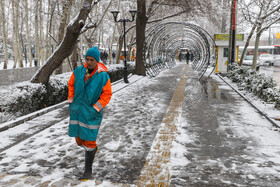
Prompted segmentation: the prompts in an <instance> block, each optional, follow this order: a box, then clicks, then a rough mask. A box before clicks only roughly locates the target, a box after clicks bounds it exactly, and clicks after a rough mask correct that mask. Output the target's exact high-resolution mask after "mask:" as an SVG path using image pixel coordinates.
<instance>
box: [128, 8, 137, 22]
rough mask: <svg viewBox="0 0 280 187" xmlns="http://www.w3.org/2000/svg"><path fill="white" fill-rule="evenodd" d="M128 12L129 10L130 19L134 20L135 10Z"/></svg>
mask: <svg viewBox="0 0 280 187" xmlns="http://www.w3.org/2000/svg"><path fill="white" fill-rule="evenodd" d="M129 12H130V14H131V16H132V19H133V20H134V17H135V15H136V13H137V10H129Z"/></svg>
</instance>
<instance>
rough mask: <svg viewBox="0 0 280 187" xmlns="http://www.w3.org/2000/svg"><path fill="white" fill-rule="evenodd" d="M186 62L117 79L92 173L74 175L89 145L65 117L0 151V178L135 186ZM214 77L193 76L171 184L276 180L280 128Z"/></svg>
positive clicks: (10, 182)
mask: <svg viewBox="0 0 280 187" xmlns="http://www.w3.org/2000/svg"><path fill="white" fill-rule="evenodd" d="M183 67H184V65H183V64H179V65H178V66H176V67H174V68H173V69H171V70H165V71H163V72H162V73H160V75H158V76H157V77H156V78H149V77H143V78H141V79H139V80H138V81H136V82H135V83H134V84H131V85H129V86H127V87H123V85H124V83H122V84H116V85H115V86H113V90H114V91H116V90H119V91H118V92H115V93H114V94H113V97H112V99H111V101H110V103H109V105H108V106H107V107H106V111H105V114H104V120H103V124H102V126H101V129H100V134H99V138H98V145H99V147H100V151H99V152H98V154H97V157H96V160H95V162H94V166H93V168H94V170H93V176H94V180H92V181H87V182H80V181H78V180H77V175H79V173H81V172H82V170H83V156H84V150H83V149H81V148H79V147H77V145H76V143H75V140H74V139H73V138H70V137H68V136H67V128H68V120H69V119H68V117H67V118H66V119H64V120H62V121H59V122H57V123H55V124H54V125H53V126H51V127H50V128H47V129H45V130H43V131H41V132H40V133H38V134H37V135H34V136H32V137H30V138H29V139H27V140H24V141H22V142H21V143H20V144H18V145H16V146H14V147H12V148H10V149H8V150H6V151H3V152H1V153H0V186H40V185H41V186H101V187H103V186H107V187H111V186H136V184H137V181H138V179H139V176H140V173H141V170H142V168H143V166H144V164H145V162H146V157H147V155H148V154H150V153H149V152H150V150H152V149H151V146H152V144H153V141H154V139H155V137H156V134H157V133H158V130H159V129H160V126H161V124H162V119H163V117H164V115H165V114H166V112H167V108H168V106H169V104H170V100H171V98H172V96H173V93H174V90H175V89H176V86H177V83H178V81H179V79H180V75H181V73H182V70H183ZM138 78H139V77H137V76H133V77H131V79H130V80H131V82H132V79H134V80H137V79H138ZM209 80H212V81H210V82H208V81H207V82H206V84H207V85H206V86H205V85H204V84H202V83H200V82H199V81H197V79H195V75H190V76H189V78H188V81H187V86H186V89H185V101H184V104H183V106H182V107H181V108H179V111H178V113H179V116H178V120H177V121H176V126H177V132H178V134H177V136H176V139H175V141H174V142H173V143H172V149H171V159H170V163H169V165H168V167H169V171H170V174H171V176H170V177H171V179H170V180H171V184H172V185H171V186H179V187H181V186H182V187H184V186H188V185H190V186H191V185H193V186H199V185H201V186H205V185H207V184H208V185H212V186H213V184H216V185H214V186H271V187H272V186H275V184H279V176H278V175H279V171H280V154H279V153H280V146H279V142H280V135H279V131H278V129H277V128H273V127H272V125H271V124H270V123H269V122H268V121H267V120H266V119H264V118H263V117H262V116H260V115H259V114H258V113H257V112H256V111H255V109H253V108H252V107H251V106H250V105H249V104H248V103H247V102H245V101H244V100H243V99H242V98H240V96H239V95H238V94H236V93H235V92H233V91H232V90H231V88H229V87H228V86H227V85H226V84H225V83H224V82H223V81H222V80H220V79H219V78H218V77H217V76H215V75H212V76H211V78H210V79H209ZM121 88H123V89H121ZM247 96H248V95H247ZM249 97H250V98H251V99H252V100H253V101H254V102H255V103H256V104H257V105H258V106H260V107H262V109H263V110H265V111H266V112H268V113H270V114H273V115H277V114H279V111H278V110H276V109H275V108H273V107H272V106H271V105H270V104H266V103H263V102H262V101H260V100H258V99H257V98H254V97H253V96H251V95H249ZM66 109H67V107H66ZM57 115H59V113H57V112H55V111H54V112H53V113H52V115H46V116H45V117H44V116H42V117H41V118H38V119H34V120H32V121H31V122H26V126H27V125H28V126H29V128H32V126H34V127H36V126H38V125H40V124H41V123H42V121H48V120H50V118H56V116H57ZM22 128H23V126H22ZM24 128H25V127H24ZM19 129H20V128H19ZM21 130H22V129H21ZM0 137H1V138H2V137H4V138H3V139H1V141H5V140H8V139H9V138H16V137H17V134H16V132H15V131H13V132H5V136H4V134H1V133H0ZM1 146H3V144H1ZM277 182H278V183H277ZM276 186H277V185H276Z"/></svg>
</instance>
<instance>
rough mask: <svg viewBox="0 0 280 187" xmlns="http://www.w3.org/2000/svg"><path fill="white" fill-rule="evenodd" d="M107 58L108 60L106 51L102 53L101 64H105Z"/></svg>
mask: <svg viewBox="0 0 280 187" xmlns="http://www.w3.org/2000/svg"><path fill="white" fill-rule="evenodd" d="M107 58H108V53H107V52H106V51H104V52H103V60H104V61H103V62H104V64H106V62H107Z"/></svg>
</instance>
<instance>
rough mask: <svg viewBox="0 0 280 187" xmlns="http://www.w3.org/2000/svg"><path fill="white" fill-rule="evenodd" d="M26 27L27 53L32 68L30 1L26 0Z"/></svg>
mask: <svg viewBox="0 0 280 187" xmlns="http://www.w3.org/2000/svg"><path fill="white" fill-rule="evenodd" d="M25 10H26V13H25V27H26V40H27V46H26V52H27V59H28V63H29V67H32V54H31V37H30V32H29V7H28V0H25Z"/></svg>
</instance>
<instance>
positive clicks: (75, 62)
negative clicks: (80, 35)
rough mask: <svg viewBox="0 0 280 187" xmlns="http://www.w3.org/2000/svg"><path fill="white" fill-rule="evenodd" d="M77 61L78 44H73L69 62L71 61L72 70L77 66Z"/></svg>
mask: <svg viewBox="0 0 280 187" xmlns="http://www.w3.org/2000/svg"><path fill="white" fill-rule="evenodd" d="M77 61H78V44H76V45H75V48H74V50H73V53H72V56H71V63H72V67H73V70H75V69H76V68H77V67H78V64H77Z"/></svg>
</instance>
